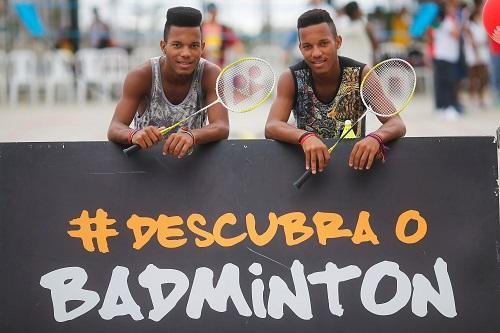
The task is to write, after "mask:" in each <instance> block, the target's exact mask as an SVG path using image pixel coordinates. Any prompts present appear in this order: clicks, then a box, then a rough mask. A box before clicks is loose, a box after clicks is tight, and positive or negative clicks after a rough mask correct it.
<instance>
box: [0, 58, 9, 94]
mask: <svg viewBox="0 0 500 333" xmlns="http://www.w3.org/2000/svg"><path fill="white" fill-rule="evenodd" d="M7 75H8V73H7V54H6V53H5V52H4V51H0V103H7V99H8V97H7Z"/></svg>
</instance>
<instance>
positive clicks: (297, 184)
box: [293, 169, 312, 189]
mask: <svg viewBox="0 0 500 333" xmlns="http://www.w3.org/2000/svg"><path fill="white" fill-rule="evenodd" d="M311 175H312V171H311V169H309V170H306V171H305V172H304V173H303V174H302V176H300V178H299V179H297V180H296V181H295V182H294V183H293V186H295V188H296V189H300V188H301V187H302V185H304V183H305V182H306V181H307V180H308V179H309V178H310V177H311Z"/></svg>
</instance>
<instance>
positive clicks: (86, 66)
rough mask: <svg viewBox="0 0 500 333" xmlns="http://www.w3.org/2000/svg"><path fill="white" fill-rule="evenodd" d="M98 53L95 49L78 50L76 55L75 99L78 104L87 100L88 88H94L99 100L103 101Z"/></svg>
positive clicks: (104, 97) (102, 75) (101, 75)
mask: <svg viewBox="0 0 500 333" xmlns="http://www.w3.org/2000/svg"><path fill="white" fill-rule="evenodd" d="M99 54H100V51H99V50H97V49H80V50H79V51H78V52H77V53H76V59H77V80H76V82H77V88H76V89H77V96H78V97H77V98H78V102H79V103H84V102H85V101H86V100H87V92H88V88H95V89H94V91H98V92H99V98H100V100H105V99H106V96H105V93H104V92H103V91H102V90H103V81H104V75H105V74H104V71H103V65H102V60H101V59H100V55H99Z"/></svg>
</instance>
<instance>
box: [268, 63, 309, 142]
mask: <svg viewBox="0 0 500 333" xmlns="http://www.w3.org/2000/svg"><path fill="white" fill-rule="evenodd" d="M294 94H295V84H294V82H293V77H292V73H291V72H290V71H286V72H284V73H283V74H281V76H280V78H279V81H278V91H277V96H276V99H275V100H274V102H273V104H272V105H271V110H270V112H269V115H268V117H267V122H266V128H265V136H266V138H268V139H275V140H279V141H283V142H288V143H293V144H298V143H299V137H300V136H301V135H302V134H303V133H304V132H305V131H304V130H301V129H298V128H297V127H295V126H292V125H290V124H288V119H289V118H290V112H291V111H292V107H293V100H294Z"/></svg>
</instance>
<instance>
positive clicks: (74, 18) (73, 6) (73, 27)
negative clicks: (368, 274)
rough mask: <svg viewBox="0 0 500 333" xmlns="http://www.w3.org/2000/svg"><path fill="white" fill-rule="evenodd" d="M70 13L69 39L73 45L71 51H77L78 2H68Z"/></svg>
mask: <svg viewBox="0 0 500 333" xmlns="http://www.w3.org/2000/svg"><path fill="white" fill-rule="evenodd" d="M68 5H69V11H70V15H69V17H70V19H69V21H70V24H69V26H70V36H71V37H70V38H71V44H73V50H75V52H76V51H78V49H79V48H80V27H79V26H78V0H68Z"/></svg>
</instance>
